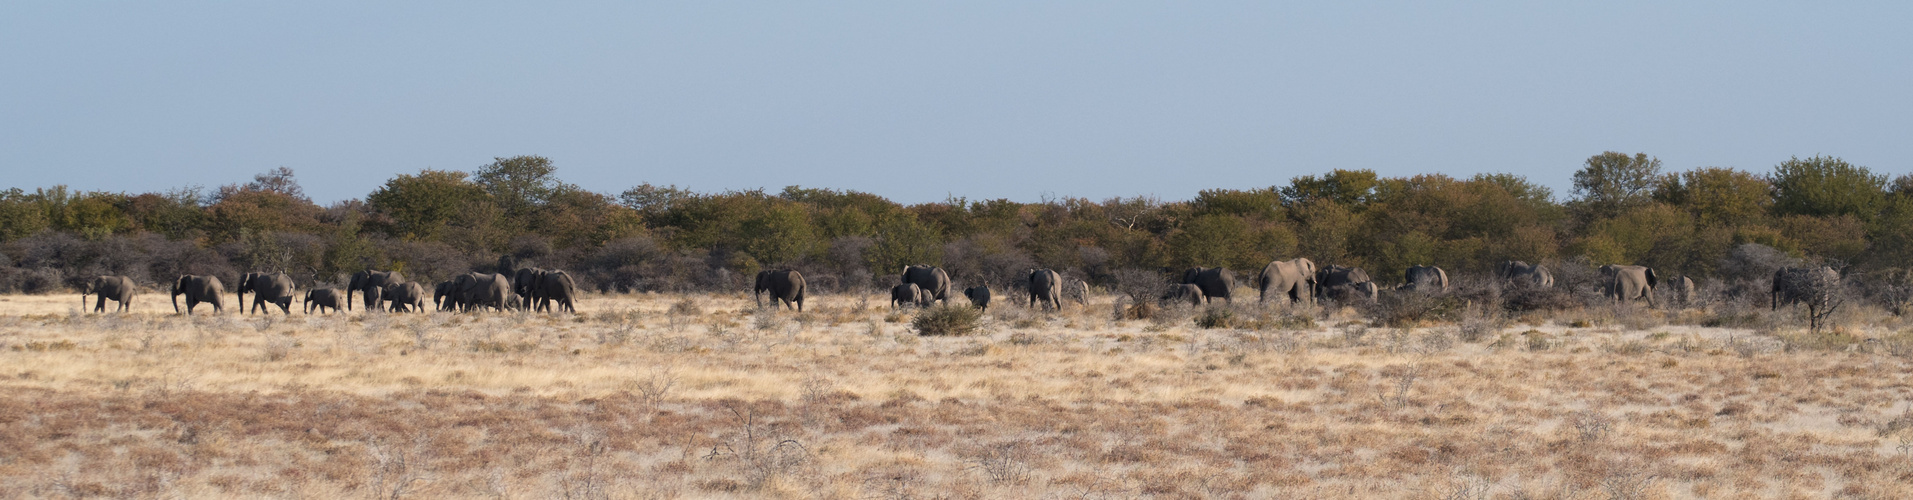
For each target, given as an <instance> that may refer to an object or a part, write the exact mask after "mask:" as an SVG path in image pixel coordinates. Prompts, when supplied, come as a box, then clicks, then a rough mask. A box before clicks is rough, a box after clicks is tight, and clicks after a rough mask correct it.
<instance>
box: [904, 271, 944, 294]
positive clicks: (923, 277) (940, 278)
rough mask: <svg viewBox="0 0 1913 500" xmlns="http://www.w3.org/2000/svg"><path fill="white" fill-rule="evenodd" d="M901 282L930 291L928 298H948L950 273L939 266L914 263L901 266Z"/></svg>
mask: <svg viewBox="0 0 1913 500" xmlns="http://www.w3.org/2000/svg"><path fill="white" fill-rule="evenodd" d="M903 282H904V283H909V284H912V285H916V286H917V288H918V289H921V290H923V291H925V292H929V293H930V300H942V301H946V302H947V301H948V300H949V299H950V274H949V273H945V272H943V268H941V267H933V266H925V265H915V266H905V267H904V268H903Z"/></svg>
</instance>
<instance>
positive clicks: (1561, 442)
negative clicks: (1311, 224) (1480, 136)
mask: <svg viewBox="0 0 1913 500" xmlns="http://www.w3.org/2000/svg"><path fill="white" fill-rule="evenodd" d="M163 302H164V300H163V299H156V298H154V297H152V296H150V295H149V296H146V297H143V298H142V299H140V301H139V302H137V303H136V306H137V307H136V311H137V312H135V313H134V314H131V315H125V316H121V315H112V314H107V315H93V314H82V313H80V312H79V309H78V306H79V304H78V302H77V298H76V297H74V296H5V297H0V497H4V498H20V497H28V498H33V497H58V498H67V497H92V496H108V497H134V498H161V497H163V498H178V497H190V498H208V497H212V498H219V497H232V498H261V497H270V498H279V497H301V498H342V497H376V498H444V497H483V498H671V497H685V498H711V497H718V498H724V497H740V498H742V497H793V498H920V497H938V498H1136V497H1149V498H1201V497H1222V498H1269V497H1276V498H1285V497H1307V498H1323V497H1383V498H1444V499H1445V498H1562V499H1567V498H1701V497H1708V498H1743V497H1791V496H1804V497H1844V498H1907V497H1909V496H1913V409H1909V406H1908V404H1907V401H1908V398H1909V397H1910V396H1913V391H1909V386H1908V383H1907V377H1908V374H1909V368H1910V365H1909V357H1913V342H1908V341H1907V337H1906V336H1905V335H1903V334H1902V333H1900V332H1901V330H1900V329H1901V328H1905V325H1902V324H1901V323H1900V322H1899V321H1898V320H1897V319H1896V318H1894V317H1892V316H1889V315H1886V314H1884V313H1881V312H1878V311H1876V310H1871V309H1866V308H1859V307H1855V308H1851V309H1850V310H1849V311H1847V312H1846V313H1844V314H1845V317H1843V318H1841V319H1840V321H1837V322H1836V325H1837V326H1836V327H1834V328H1833V329H1832V331H1831V333H1828V334H1824V335H1814V334H1808V333H1806V331H1805V328H1804V326H1803V325H1801V324H1800V323H1799V320H1798V314H1773V313H1766V312H1763V311H1758V310H1745V311H1732V312H1728V311H1715V310H1699V309H1690V310H1683V311H1674V310H1651V309H1635V308H1621V309H1575V310H1569V311H1564V312H1558V313H1552V314H1537V313H1531V314H1529V315H1525V316H1515V317H1502V316H1501V315H1486V314H1480V313H1479V312H1473V313H1470V314H1472V316H1469V315H1464V318H1463V319H1460V320H1446V321H1427V320H1422V321H1418V322H1411V323H1406V324H1403V325H1397V326H1377V324H1376V323H1374V322H1371V321H1369V320H1366V319H1362V318H1361V317H1358V316H1357V315H1356V313H1355V311H1353V310H1348V309H1343V310H1333V311H1317V310H1295V311H1290V310H1286V309H1273V308H1260V307H1255V306H1251V305H1249V304H1241V305H1237V306H1235V307H1233V308H1230V309H1228V310H1227V311H1226V312H1224V311H1221V310H1213V311H1194V310H1187V309H1174V308H1171V309H1167V310H1157V311H1153V312H1152V314H1151V315H1150V317H1149V318H1148V319H1140V320H1121V319H1118V318H1119V316H1120V315H1122V314H1125V313H1129V314H1132V315H1133V314H1134V311H1133V310H1130V311H1126V310H1125V309H1127V308H1125V307H1123V306H1122V305H1119V304H1112V303H1110V302H1108V300H1107V297H1105V298H1104V300H1102V301H1099V302H1092V303H1091V305H1090V306H1089V307H1087V308H1085V307H1081V306H1073V305H1072V306H1070V307H1068V308H1066V310H1065V311H1063V312H1061V313H1043V312H1038V311H1030V310H1027V309H1023V308H1019V307H1014V306H1010V305H1007V304H1005V305H1000V306H998V307H995V308H993V309H992V310H991V311H990V313H989V314H987V315H985V317H984V318H983V320H982V323H981V327H980V328H979V330H978V331H977V332H975V333H974V334H973V335H970V336H935V337H926V336H918V335H916V334H915V332H914V331H913V330H912V321H911V318H912V314H914V312H911V311H905V312H892V311H890V310H889V309H886V308H884V307H882V306H881V304H883V301H882V299H881V298H880V297H877V296H874V295H873V296H871V297H869V298H859V297H847V296H824V297H817V298H813V299H812V301H811V310H810V311H809V312H804V313H792V312H770V311H760V310H756V309H754V308H752V307H750V300H749V297H748V296H746V295H698V296H674V295H635V296H591V297H588V298H587V299H586V300H585V301H584V302H583V303H581V304H580V307H579V309H580V311H581V314H579V315H576V316H572V315H559V316H544V315H520V314H478V315H450V314H442V313H435V314H414V315H386V314H370V315H367V314H364V313H354V314H348V315H338V316H303V315H295V316H292V317H290V318H286V317H283V316H270V317H262V316H245V317H242V316H198V317H190V318H188V317H182V316H174V315H172V314H171V311H170V308H168V309H166V310H162V309H160V307H159V306H161V305H163ZM1006 302H1007V301H1006ZM1198 324H1202V325H1207V326H1212V327H1214V328H1202V327H1199V326H1197V325H1198ZM1701 325H1727V326H1701ZM1404 326H1405V327H1404Z"/></svg>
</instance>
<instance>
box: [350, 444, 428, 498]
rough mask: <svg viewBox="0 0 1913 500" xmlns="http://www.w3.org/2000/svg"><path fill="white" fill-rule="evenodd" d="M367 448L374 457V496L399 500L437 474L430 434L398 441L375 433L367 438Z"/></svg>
mask: <svg viewBox="0 0 1913 500" xmlns="http://www.w3.org/2000/svg"><path fill="white" fill-rule="evenodd" d="M365 448H366V452H367V453H368V454H370V455H371V458H372V464H371V465H372V478H371V481H370V485H369V486H370V487H371V488H372V497H373V498H386V499H390V500H398V499H399V498H402V497H404V496H405V495H406V494H407V493H411V492H412V490H413V489H415V488H417V487H418V486H420V485H422V484H424V483H428V482H431V481H432V479H433V477H434V472H435V471H434V469H433V464H432V457H431V450H432V444H431V438H430V436H429V435H426V434H415V435H413V436H411V438H410V439H406V440H404V442H396V443H395V442H392V441H390V440H387V439H385V438H381V437H377V436H374V437H371V438H367V439H366V441H365Z"/></svg>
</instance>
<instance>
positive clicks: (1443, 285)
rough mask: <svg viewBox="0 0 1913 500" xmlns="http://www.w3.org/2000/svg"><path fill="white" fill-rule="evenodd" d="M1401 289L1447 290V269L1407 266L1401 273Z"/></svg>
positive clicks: (1443, 291) (1418, 290) (1421, 290)
mask: <svg viewBox="0 0 1913 500" xmlns="http://www.w3.org/2000/svg"><path fill="white" fill-rule="evenodd" d="M1402 289H1403V290H1411V291H1417V292H1426V293H1437V292H1440V293H1447V292H1448V271H1444V270H1442V269H1441V268H1439V267H1435V266H1409V267H1408V271H1407V272H1404V273H1403V283H1402Z"/></svg>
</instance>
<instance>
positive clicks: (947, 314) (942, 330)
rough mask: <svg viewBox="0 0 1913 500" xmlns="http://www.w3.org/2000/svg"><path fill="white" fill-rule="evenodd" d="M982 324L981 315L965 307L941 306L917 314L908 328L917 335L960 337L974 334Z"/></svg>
mask: <svg viewBox="0 0 1913 500" xmlns="http://www.w3.org/2000/svg"><path fill="white" fill-rule="evenodd" d="M982 323H983V313H982V312H981V311H978V310H977V309H976V308H973V307H970V306H966V305H949V304H943V305H938V306H934V307H930V308H928V309H924V310H923V312H920V313H917V317H916V319H912V320H910V327H911V328H914V329H916V330H917V335H926V336H939V337H945V336H947V337H961V336H965V335H969V334H971V333H975V332H976V330H977V327H978V326H980V325H982Z"/></svg>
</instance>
